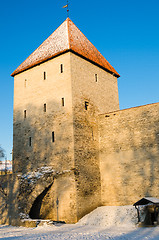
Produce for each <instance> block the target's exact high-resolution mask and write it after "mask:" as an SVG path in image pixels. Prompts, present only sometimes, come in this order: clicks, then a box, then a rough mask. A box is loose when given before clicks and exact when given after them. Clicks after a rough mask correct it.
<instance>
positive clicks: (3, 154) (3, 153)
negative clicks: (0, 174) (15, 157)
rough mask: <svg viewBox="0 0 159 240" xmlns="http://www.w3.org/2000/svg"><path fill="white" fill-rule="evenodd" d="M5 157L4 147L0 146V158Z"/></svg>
mask: <svg viewBox="0 0 159 240" xmlns="http://www.w3.org/2000/svg"><path fill="white" fill-rule="evenodd" d="M1 158H5V151H4V149H3V148H2V147H1V146H0V159H1Z"/></svg>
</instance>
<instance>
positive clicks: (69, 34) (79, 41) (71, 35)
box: [11, 18, 120, 77]
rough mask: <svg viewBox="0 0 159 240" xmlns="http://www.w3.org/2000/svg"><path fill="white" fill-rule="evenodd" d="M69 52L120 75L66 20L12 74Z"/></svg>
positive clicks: (69, 21) (117, 75) (68, 20)
mask: <svg viewBox="0 0 159 240" xmlns="http://www.w3.org/2000/svg"><path fill="white" fill-rule="evenodd" d="M68 51H71V52H73V53H75V54H77V55H79V56H81V57H82V58H84V59H86V60H88V61H90V62H92V63H94V64H96V65H98V66H99V67H101V68H103V69H104V70H106V71H108V72H110V73H112V74H114V75H115V76H116V77H120V75H119V74H118V73H117V72H116V70H115V69H114V68H113V67H112V66H111V65H110V63H109V62H108V61H107V60H106V59H105V58H104V57H103V56H102V54H101V53H100V52H99V51H98V50H97V49H96V48H95V47H94V45H93V44H92V43H91V42H90V41H89V40H88V39H87V38H86V37H85V35H84V34H83V33H82V32H81V31H80V30H79V29H78V28H77V27H76V25H75V24H74V23H73V22H72V21H71V20H70V19H69V18H67V19H66V20H65V21H64V22H63V23H62V24H61V25H60V26H59V27H58V28H57V29H56V30H55V31H54V32H53V33H52V34H51V35H50V36H49V37H48V38H47V39H46V40H45V41H44V42H43V43H42V44H41V45H40V46H39V47H38V48H37V49H36V50H35V51H34V52H33V53H32V54H31V55H30V56H29V57H28V58H27V59H26V60H25V61H24V62H23V63H22V64H21V65H20V66H19V67H18V68H17V69H16V70H15V71H14V72H13V73H12V74H11V76H15V75H16V74H19V73H21V72H23V71H25V70H27V69H29V68H32V67H34V66H36V65H38V64H40V63H43V62H45V61H48V60H49V59H52V58H54V57H56V56H58V55H60V54H63V53H65V52H68Z"/></svg>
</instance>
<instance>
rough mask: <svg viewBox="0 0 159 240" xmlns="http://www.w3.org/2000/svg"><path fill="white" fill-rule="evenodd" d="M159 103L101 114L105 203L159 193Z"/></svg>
mask: <svg viewBox="0 0 159 240" xmlns="http://www.w3.org/2000/svg"><path fill="white" fill-rule="evenodd" d="M158 121H159V104H158V103H157V104H150V105H146V106H141V107H137V108H131V109H126V110H122V111H118V112H114V113H111V114H105V115H101V116H99V134H100V145H99V149H100V153H99V158H100V172H101V184H102V185H101V194H102V204H103V205H127V204H132V203H134V202H135V201H136V200H137V199H140V198H141V197H144V196H153V197H159V195H158V192H159V174H158V173H159V124H158Z"/></svg>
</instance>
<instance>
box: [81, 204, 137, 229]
mask: <svg viewBox="0 0 159 240" xmlns="http://www.w3.org/2000/svg"><path fill="white" fill-rule="evenodd" d="M77 224H80V225H92V226H97V227H111V226H114V225H116V226H119V225H122V226H123V225H126V226H132V227H133V226H135V225H136V224H137V211H136V209H135V207H133V206H104V207H98V208H97V209H95V210H94V211H92V212H91V213H89V214H87V215H86V216H84V217H83V218H82V219H80V220H79V222H78V223H77Z"/></svg>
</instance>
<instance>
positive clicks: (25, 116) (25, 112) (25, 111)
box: [24, 110, 26, 118]
mask: <svg viewBox="0 0 159 240" xmlns="http://www.w3.org/2000/svg"><path fill="white" fill-rule="evenodd" d="M24 118H26V110H24Z"/></svg>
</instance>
